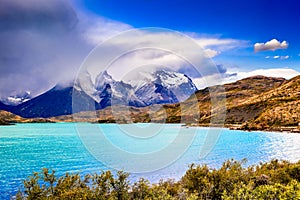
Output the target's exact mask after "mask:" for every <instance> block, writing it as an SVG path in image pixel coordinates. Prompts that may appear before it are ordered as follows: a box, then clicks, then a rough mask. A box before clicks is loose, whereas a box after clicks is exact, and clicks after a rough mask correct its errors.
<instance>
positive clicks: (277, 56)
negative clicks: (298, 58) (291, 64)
mask: <svg viewBox="0 0 300 200" xmlns="http://www.w3.org/2000/svg"><path fill="white" fill-rule="evenodd" d="M265 58H266V59H269V58H273V59H281V60H286V59H289V58H290V56H288V55H286V56H279V55H276V56H272V57H271V56H266V57H265Z"/></svg>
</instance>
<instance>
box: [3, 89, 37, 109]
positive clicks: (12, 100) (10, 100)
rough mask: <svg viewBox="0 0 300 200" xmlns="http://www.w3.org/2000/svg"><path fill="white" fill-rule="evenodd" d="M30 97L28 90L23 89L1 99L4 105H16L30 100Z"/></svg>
mask: <svg viewBox="0 0 300 200" xmlns="http://www.w3.org/2000/svg"><path fill="white" fill-rule="evenodd" d="M31 98H32V97H31V95H30V92H29V91H25V92H22V93H19V94H16V95H11V96H9V97H7V98H4V99H2V100H1V101H2V102H3V103H4V104H6V105H11V106H16V105H19V104H21V103H24V102H26V101H28V100H30V99H31Z"/></svg>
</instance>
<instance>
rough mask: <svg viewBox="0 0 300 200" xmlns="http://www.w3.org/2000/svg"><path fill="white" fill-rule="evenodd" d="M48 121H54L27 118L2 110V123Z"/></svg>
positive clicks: (0, 114) (0, 116) (0, 119)
mask: <svg viewBox="0 0 300 200" xmlns="http://www.w3.org/2000/svg"><path fill="white" fill-rule="evenodd" d="M48 122H53V121H52V120H49V119H46V118H31V119H26V118H23V117H20V116H18V115H15V114H13V113H11V112H7V111H4V110H0V125H11V124H14V123H48Z"/></svg>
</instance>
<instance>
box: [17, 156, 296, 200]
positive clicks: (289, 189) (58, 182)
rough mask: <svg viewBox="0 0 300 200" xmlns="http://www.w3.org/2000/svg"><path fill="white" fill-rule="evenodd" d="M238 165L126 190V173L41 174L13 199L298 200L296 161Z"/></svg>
mask: <svg viewBox="0 0 300 200" xmlns="http://www.w3.org/2000/svg"><path fill="white" fill-rule="evenodd" d="M243 164H244V161H241V162H239V161H235V160H228V161H226V162H224V163H223V165H222V167H221V168H219V169H210V168H209V167H208V166H207V165H194V164H192V165H190V167H189V169H188V170H187V171H186V173H185V175H184V176H183V177H182V178H181V179H180V180H179V181H174V180H164V181H163V180H161V181H160V182H159V183H157V184H150V182H149V181H148V180H145V179H143V178H141V179H140V180H139V181H137V182H135V183H133V184H130V182H129V180H128V176H129V174H128V173H125V172H117V174H116V175H115V176H114V175H113V174H112V173H111V172H110V171H105V172H104V171H103V172H101V173H100V174H93V175H86V176H85V177H84V178H82V177H80V175H79V174H68V173H66V175H64V176H62V177H59V178H58V177H56V176H55V172H54V171H50V170H48V169H43V171H42V172H41V173H34V174H33V175H32V176H30V177H28V178H27V179H26V180H25V181H24V185H23V187H24V188H23V189H24V192H19V193H18V194H17V199H28V200H30V199H51V200H52V199H103V200H106V199H118V200H127V199H132V200H133V199H140V200H141V199H148V200H150V199H157V200H160V199H163V200H173V199H174V200H175V199H176V200H177V199H181V200H192V199H225V200H230V199H249V200H250V199H274V200H275V199H300V161H299V162H297V163H290V162H287V161H278V160H272V161H270V162H268V163H261V164H259V165H257V166H250V167H243Z"/></svg>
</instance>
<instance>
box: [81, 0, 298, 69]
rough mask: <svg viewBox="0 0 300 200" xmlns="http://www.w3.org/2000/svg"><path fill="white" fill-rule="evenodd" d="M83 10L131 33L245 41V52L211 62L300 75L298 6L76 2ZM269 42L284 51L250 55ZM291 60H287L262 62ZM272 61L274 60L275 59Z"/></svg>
mask: <svg viewBox="0 0 300 200" xmlns="http://www.w3.org/2000/svg"><path fill="white" fill-rule="evenodd" d="M77 3H78V5H79V6H81V7H82V8H84V9H86V10H89V11H92V12H94V13H95V14H97V15H101V16H104V17H107V18H110V19H113V20H117V21H121V22H123V23H126V24H130V25H131V26H133V27H135V28H140V27H149V26H153V27H164V28H169V29H173V30H177V31H182V32H195V33H198V34H203V35H205V34H207V35H211V36H216V37H220V38H234V39H239V40H246V41H249V46H248V48H243V49H239V50H238V51H234V50H232V51H231V52H225V53H224V54H220V55H219V56H218V57H216V58H215V59H214V60H215V61H216V62H220V63H221V62H224V63H227V64H229V65H238V66H240V67H245V68H248V69H249V70H250V69H257V68H282V67H284V68H286V67H289V68H293V69H295V70H299V69H300V56H299V54H300V49H299V47H300V26H299V19H300V12H299V10H300V2H298V1H296V0H287V1H282V0H281V1H280V0H251V1H241V0H227V1H221V0H210V1H201V0H200V1H199V0H198V1H197V0H187V1H182V0H174V1H159V0H142V1H141V0H132V1H121V0H119V1H118V0H110V1H107V0H104V1H81V2H77ZM271 39H277V40H278V41H284V40H285V41H287V42H288V44H289V46H288V48H287V49H284V50H280V49H279V50H276V51H264V52H258V53H254V50H253V45H254V44H255V43H257V42H267V41H269V40H271ZM267 56H270V57H274V56H289V58H288V59H274V58H273V59H266V57H267ZM275 58H276V57H275Z"/></svg>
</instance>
